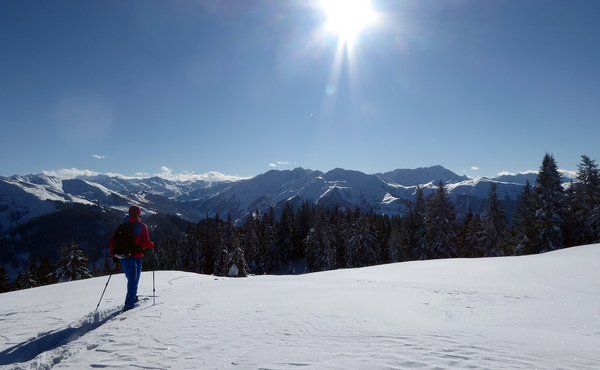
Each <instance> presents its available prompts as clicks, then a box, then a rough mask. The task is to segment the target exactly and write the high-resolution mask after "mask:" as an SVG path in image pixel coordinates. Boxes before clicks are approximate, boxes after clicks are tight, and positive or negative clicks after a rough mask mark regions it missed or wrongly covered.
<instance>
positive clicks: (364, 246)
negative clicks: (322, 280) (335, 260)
mask: <svg viewBox="0 0 600 370" xmlns="http://www.w3.org/2000/svg"><path fill="white" fill-rule="evenodd" d="M377 250H378V244H377V235H376V232H375V230H374V229H373V228H372V227H371V221H370V220H369V218H368V217H367V216H366V215H360V216H359V217H358V218H357V219H356V221H354V222H353V223H352V224H351V226H350V228H349V229H348V230H347V231H346V258H347V263H348V267H363V266H372V265H374V264H376V263H378V261H379V256H378V253H377Z"/></svg>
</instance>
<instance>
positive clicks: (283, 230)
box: [277, 203, 294, 265]
mask: <svg viewBox="0 0 600 370" xmlns="http://www.w3.org/2000/svg"><path fill="white" fill-rule="evenodd" d="M277 246H278V248H279V261H277V264H278V265H291V261H292V255H293V251H294V210H293V209H292V206H291V204H290V203H286V205H285V207H284V208H283V212H282V214H281V218H280V219H279V222H278V223H277Z"/></svg>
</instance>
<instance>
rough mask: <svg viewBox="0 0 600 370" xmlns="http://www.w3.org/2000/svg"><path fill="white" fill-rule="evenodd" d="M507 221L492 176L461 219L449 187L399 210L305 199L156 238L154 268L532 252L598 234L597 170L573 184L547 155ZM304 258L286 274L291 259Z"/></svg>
mask: <svg viewBox="0 0 600 370" xmlns="http://www.w3.org/2000/svg"><path fill="white" fill-rule="evenodd" d="M510 221H511V222H509V220H507V217H506V215H505V212H504V209H503V206H502V202H501V201H500V200H499V199H498V194H497V192H496V185H495V183H491V186H490V190H489V196H488V201H487V206H486V208H485V211H484V212H483V213H482V214H474V213H473V212H468V214H467V215H466V216H465V217H463V218H461V219H459V218H458V217H457V216H456V212H455V210H454V206H453V203H452V201H451V199H450V197H449V194H448V190H447V188H446V185H445V184H444V183H443V182H439V183H438V186H437V189H436V191H435V193H434V194H432V195H431V196H429V197H425V195H424V192H423V189H421V188H419V187H417V188H416V194H415V200H414V202H411V203H409V206H408V211H407V213H406V214H405V215H403V216H387V215H380V214H375V213H372V212H365V211H361V210H360V209H358V208H356V209H352V210H344V209H341V208H333V209H326V208H320V207H317V206H315V205H312V204H308V203H305V204H303V205H302V206H301V207H300V208H299V209H297V210H295V209H293V208H292V207H291V205H289V204H288V205H286V206H285V207H284V208H283V211H282V214H281V215H280V217H278V218H276V217H275V215H274V211H273V209H272V208H271V209H270V210H268V211H266V212H263V213H260V212H259V211H258V210H257V211H255V212H254V213H253V214H251V215H249V216H248V217H247V218H246V220H245V222H244V224H243V225H241V226H239V227H238V226H234V224H233V222H232V220H231V219H226V220H222V219H220V218H219V217H215V218H211V219H206V220H203V221H201V222H199V223H198V224H195V225H191V226H190V227H189V228H188V230H187V231H186V232H185V234H184V237H183V238H181V239H178V240H169V241H166V242H163V243H162V246H161V247H160V248H159V249H158V251H157V254H158V255H157V263H158V265H157V267H158V268H160V269H174V270H184V271H191V272H198V273H204V274H215V275H222V276H245V275H246V274H265V273H278V272H280V273H293V272H305V271H306V272H313V271H323V270H331V269H337V268H348V267H362V266H370V265H375V264H381V263H389V262H400V261H409V260H425V259H436V258H453V257H494V256H506V255H522V254H535V253H540V252H546V251H552V250H556V249H560V248H564V247H568V246H574V245H583V244H588V243H593V242H598V241H600V173H599V170H598V166H597V164H596V163H595V161H594V160H591V159H590V158H589V157H588V156H586V155H583V156H582V157H581V164H580V165H578V172H577V181H574V182H571V183H570V184H568V186H566V188H564V187H563V185H562V184H561V175H560V173H559V171H558V166H557V164H556V161H555V159H554V157H553V156H552V155H551V154H546V155H545V156H544V159H543V161H542V164H541V166H540V170H539V174H538V177H537V180H536V182H535V184H530V183H527V184H526V185H525V187H524V188H523V191H522V193H521V195H520V197H519V200H518V204H517V210H516V212H515V215H514V218H513V220H510ZM297 261H302V262H304V264H305V268H304V270H303V271H293V269H294V268H296V267H297V264H295V263H294V262H297Z"/></svg>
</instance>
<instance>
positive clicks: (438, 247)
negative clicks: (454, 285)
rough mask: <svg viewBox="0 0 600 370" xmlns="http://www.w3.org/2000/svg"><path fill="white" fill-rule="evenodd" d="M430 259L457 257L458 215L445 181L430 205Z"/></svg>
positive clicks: (428, 233) (441, 182) (430, 201)
mask: <svg viewBox="0 0 600 370" xmlns="http://www.w3.org/2000/svg"><path fill="white" fill-rule="evenodd" d="M427 214H428V221H429V222H428V223H427V225H428V232H427V235H428V241H429V243H428V244H429V254H430V258H452V257H456V255H457V252H456V214H455V212H454V206H453V205H452V202H451V201H450V198H449V196H448V191H447V190H446V186H445V185H444V182H443V181H440V182H439V186H438V189H437V191H436V193H435V195H433V196H432V197H430V198H429V204H428V212H427Z"/></svg>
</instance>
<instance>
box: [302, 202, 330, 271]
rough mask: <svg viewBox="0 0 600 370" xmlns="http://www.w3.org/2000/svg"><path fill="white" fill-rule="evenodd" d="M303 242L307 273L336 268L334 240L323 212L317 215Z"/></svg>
mask: <svg viewBox="0 0 600 370" xmlns="http://www.w3.org/2000/svg"><path fill="white" fill-rule="evenodd" d="M314 221H315V222H314V224H313V226H312V228H311V229H310V230H309V232H308V235H307V236H306V239H305V241H304V243H305V245H306V247H305V248H306V252H305V253H306V267H307V268H308V270H309V271H326V270H333V269H335V268H337V261H336V254H337V253H336V248H335V238H334V236H333V232H332V229H331V227H330V225H329V223H328V222H327V221H326V216H325V212H324V211H321V212H319V213H318V215H317V217H316V218H315V220H314Z"/></svg>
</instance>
